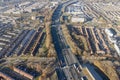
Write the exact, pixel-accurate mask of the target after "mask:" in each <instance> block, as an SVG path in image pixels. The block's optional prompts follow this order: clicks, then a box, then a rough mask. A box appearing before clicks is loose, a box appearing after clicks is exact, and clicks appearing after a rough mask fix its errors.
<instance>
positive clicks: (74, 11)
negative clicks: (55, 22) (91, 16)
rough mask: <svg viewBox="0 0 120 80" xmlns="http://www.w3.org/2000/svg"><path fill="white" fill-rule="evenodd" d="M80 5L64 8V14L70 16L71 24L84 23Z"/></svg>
mask: <svg viewBox="0 0 120 80" xmlns="http://www.w3.org/2000/svg"><path fill="white" fill-rule="evenodd" d="M81 8H82V5H81V3H74V4H72V5H70V6H68V7H67V8H66V13H68V14H71V15H72V17H71V22H85V21H86V16H85V14H84V13H83V11H82V9H81Z"/></svg>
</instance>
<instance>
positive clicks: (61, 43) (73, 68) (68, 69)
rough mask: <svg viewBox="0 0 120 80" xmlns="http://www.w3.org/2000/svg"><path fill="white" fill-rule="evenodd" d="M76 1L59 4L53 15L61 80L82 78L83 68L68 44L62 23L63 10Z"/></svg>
mask: <svg viewBox="0 0 120 80" xmlns="http://www.w3.org/2000/svg"><path fill="white" fill-rule="evenodd" d="M76 1H77V0H75V1H68V2H66V3H63V4H59V5H58V7H57V8H56V10H55V11H54V13H53V15H52V25H51V33H52V38H53V42H54V45H55V49H56V51H57V56H58V61H59V63H60V64H59V67H58V68H57V73H58V78H59V76H60V75H61V76H60V78H59V80H81V78H82V72H81V69H82V67H81V65H80V63H79V62H78V60H77V58H76V57H75V55H74V54H73V53H72V51H71V49H70V47H69V44H68V43H67V42H66V39H65V37H64V35H63V32H62V29H61V23H60V16H61V15H62V12H61V10H62V8H63V7H65V6H67V5H69V4H72V3H74V2H76ZM63 73H64V74H63Z"/></svg>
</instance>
